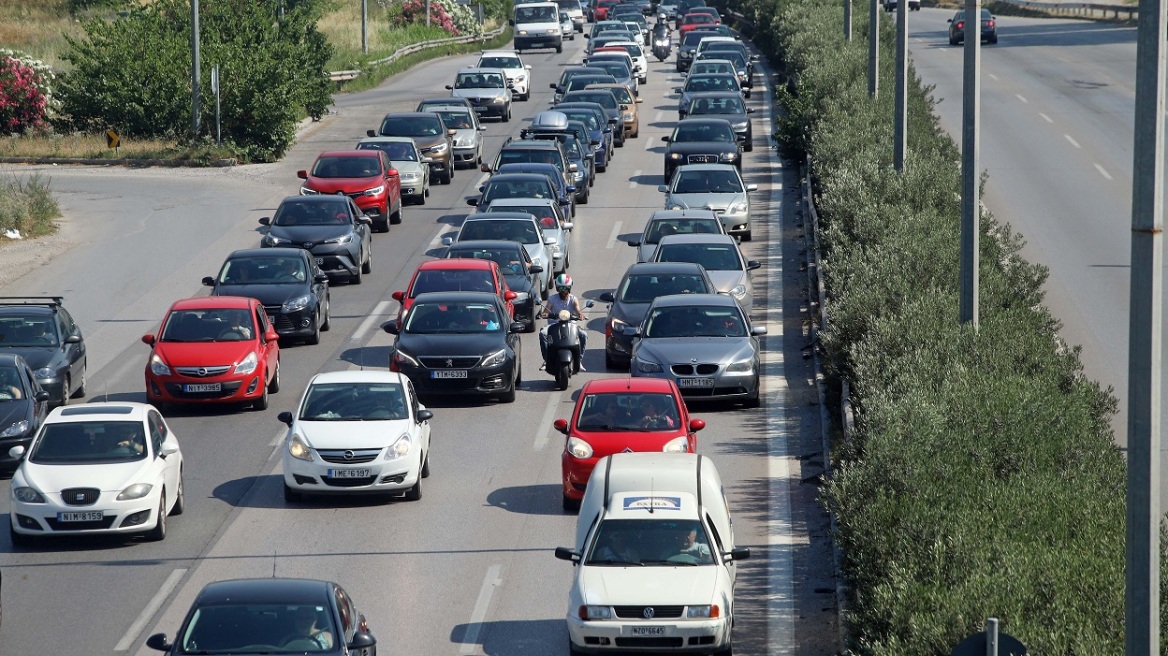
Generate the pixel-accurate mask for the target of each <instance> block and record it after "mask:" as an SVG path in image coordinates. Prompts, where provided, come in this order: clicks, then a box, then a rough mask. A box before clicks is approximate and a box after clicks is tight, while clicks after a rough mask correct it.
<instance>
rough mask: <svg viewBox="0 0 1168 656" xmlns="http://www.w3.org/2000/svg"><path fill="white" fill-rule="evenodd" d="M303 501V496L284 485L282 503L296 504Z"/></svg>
mask: <svg viewBox="0 0 1168 656" xmlns="http://www.w3.org/2000/svg"><path fill="white" fill-rule="evenodd" d="M303 500H304V495H303V494H301V493H300V492H297V491H296V490H293V489H292V488H291V487H289V486H288V484H287V483H285V484H284V503H297V502H299V501H303Z"/></svg>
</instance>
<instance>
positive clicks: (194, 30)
mask: <svg viewBox="0 0 1168 656" xmlns="http://www.w3.org/2000/svg"><path fill="white" fill-rule="evenodd" d="M202 82H203V81H202V76H201V75H200V74H199V0H191V133H192V134H193V135H194V136H196V137H197V136H199V86H200V85H201V84H202Z"/></svg>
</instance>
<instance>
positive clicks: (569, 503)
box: [561, 494, 580, 654]
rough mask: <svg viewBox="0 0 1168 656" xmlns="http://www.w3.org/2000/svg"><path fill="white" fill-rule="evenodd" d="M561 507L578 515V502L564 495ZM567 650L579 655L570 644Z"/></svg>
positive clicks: (578, 651)
mask: <svg viewBox="0 0 1168 656" xmlns="http://www.w3.org/2000/svg"><path fill="white" fill-rule="evenodd" d="M561 507H562V508H563V509H564V512H567V513H578V512H580V500H579V499H573V498H571V497H569V496H568V495H566V494H565V495H564V496H563V501H562V502H561ZM569 650H570V653H572V654H579V653H580V650H578V649H576V648H574V647H571V643H569Z"/></svg>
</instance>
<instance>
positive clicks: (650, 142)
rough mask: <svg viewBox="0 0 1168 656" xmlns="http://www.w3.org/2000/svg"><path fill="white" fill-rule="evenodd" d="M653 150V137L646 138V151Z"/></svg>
mask: <svg viewBox="0 0 1168 656" xmlns="http://www.w3.org/2000/svg"><path fill="white" fill-rule="evenodd" d="M652 149H653V137H645V150H652Z"/></svg>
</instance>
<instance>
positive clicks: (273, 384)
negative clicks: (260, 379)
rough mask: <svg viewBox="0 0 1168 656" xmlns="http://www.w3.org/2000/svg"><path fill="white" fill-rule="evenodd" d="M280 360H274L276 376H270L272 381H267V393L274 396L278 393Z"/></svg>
mask: <svg viewBox="0 0 1168 656" xmlns="http://www.w3.org/2000/svg"><path fill="white" fill-rule="evenodd" d="M281 382H282V381H281V376H280V359H279V358H276V375H275V376H272V380H270V381H268V391H269V392H271V393H272V394H275V393H277V392H279V391H280V383H281Z"/></svg>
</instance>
